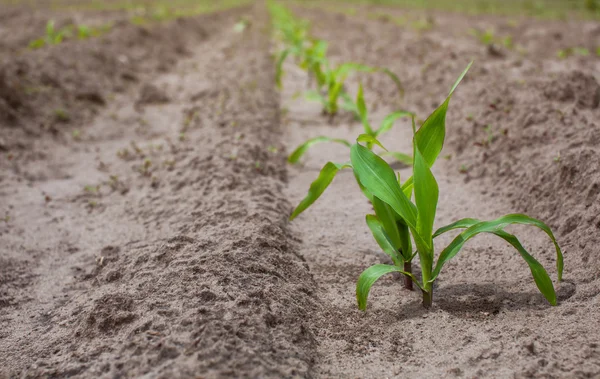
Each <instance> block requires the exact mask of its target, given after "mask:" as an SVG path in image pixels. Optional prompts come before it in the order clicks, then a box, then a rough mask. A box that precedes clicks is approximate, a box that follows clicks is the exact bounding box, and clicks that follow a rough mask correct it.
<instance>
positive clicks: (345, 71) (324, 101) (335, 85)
mask: <svg viewBox="0 0 600 379" xmlns="http://www.w3.org/2000/svg"><path fill="white" fill-rule="evenodd" d="M323 65H324V66H325V67H324V68H319V73H317V72H313V74H314V76H315V77H316V78H319V75H322V78H323V81H322V84H323V85H322V86H321V82H320V81H319V80H317V84H318V90H316V91H308V92H307V93H306V94H305V98H306V99H307V100H311V101H318V102H320V103H321V105H322V106H323V111H324V113H326V114H329V115H335V114H336V113H337V112H338V109H339V105H338V103H339V100H340V98H342V99H344V100H345V102H344V103H343V107H344V109H346V110H349V111H353V112H355V113H356V111H357V109H356V108H355V107H353V106H352V103H351V102H350V101H348V99H349V96H348V95H347V94H346V92H345V90H344V83H345V82H346V79H347V78H348V76H349V75H350V74H351V73H352V72H367V73H374V72H383V73H385V74H386V75H388V76H389V77H390V78H391V79H392V80H393V82H394V84H395V85H396V88H397V89H398V92H399V94H400V97H402V96H404V88H403V87H402V83H401V82H400V79H399V78H398V76H397V75H396V74H394V73H393V72H391V71H390V70H388V69H386V68H380V67H371V66H366V65H362V64H358V63H342V64H340V65H338V66H336V67H335V68H331V67H330V66H329V62H328V61H327V60H324V61H323Z"/></svg>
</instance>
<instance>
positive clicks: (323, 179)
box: [290, 162, 352, 221]
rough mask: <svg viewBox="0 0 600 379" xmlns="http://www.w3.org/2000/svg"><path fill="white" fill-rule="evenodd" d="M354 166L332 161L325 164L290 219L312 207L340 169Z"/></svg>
mask: <svg viewBox="0 0 600 379" xmlns="http://www.w3.org/2000/svg"><path fill="white" fill-rule="evenodd" d="M351 167H352V166H351V165H349V164H347V163H346V164H337V163H332V162H327V163H326V164H325V166H323V168H322V169H321V172H320V173H319V177H318V178H317V179H316V180H315V181H314V182H312V183H311V185H310V188H309V190H308V194H307V195H306V197H305V198H304V199H302V201H301V202H300V204H298V206H297V207H296V209H294V211H293V212H292V215H291V216H290V221H291V220H293V219H294V218H296V217H297V216H298V215H299V214H300V213H302V212H304V211H305V210H306V209H307V208H308V207H310V206H311V205H312V204H313V203H314V202H315V201H317V199H318V198H319V197H320V196H321V195H322V194H323V192H325V190H326V189H327V187H329V184H331V182H332V181H333V178H334V177H335V175H336V174H337V173H338V171H340V170H342V169H344V168H351Z"/></svg>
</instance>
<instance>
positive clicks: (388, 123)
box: [375, 111, 414, 137]
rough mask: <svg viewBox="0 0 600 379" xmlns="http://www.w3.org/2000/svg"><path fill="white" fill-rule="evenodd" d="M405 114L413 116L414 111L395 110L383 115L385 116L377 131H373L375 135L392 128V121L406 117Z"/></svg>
mask: <svg viewBox="0 0 600 379" xmlns="http://www.w3.org/2000/svg"><path fill="white" fill-rule="evenodd" d="M406 116H409V117H414V113H411V112H406V111H396V112H393V113H390V114H389V115H387V116H385V118H384V119H383V121H382V122H381V125H380V126H379V129H377V131H376V132H375V136H376V137H378V136H379V135H381V134H382V133H385V132H387V131H388V130H390V129H391V128H392V126H394V122H395V121H396V120H397V119H399V118H402V117H406Z"/></svg>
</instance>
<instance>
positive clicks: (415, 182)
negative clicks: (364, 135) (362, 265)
mask: <svg viewBox="0 0 600 379" xmlns="http://www.w3.org/2000/svg"><path fill="white" fill-rule="evenodd" d="M469 67H470V64H469ZM469 67H467V69H465V71H464V72H463V73H462V74H461V76H460V77H459V79H458V80H457V81H456V83H455V84H454V86H453V87H452V90H451V91H450V94H449V95H448V97H447V98H446V100H445V101H444V102H443V103H442V105H440V106H439V107H438V108H437V109H436V110H435V111H434V112H433V113H432V114H431V115H430V116H429V118H428V119H427V120H426V121H425V122H424V123H423V125H422V126H421V127H420V128H419V130H418V131H415V133H414V137H413V150H414V152H413V176H412V177H410V178H409V179H408V180H407V181H406V182H405V183H404V184H401V183H400V180H399V178H398V177H397V176H396V173H395V172H394V170H393V169H392V168H391V167H390V166H389V165H388V164H387V163H386V162H385V161H384V160H383V159H382V158H380V157H379V156H377V155H376V154H375V153H373V152H372V151H371V150H369V149H368V148H367V147H365V146H362V145H361V144H360V141H357V143H355V144H354V145H352V147H351V151H350V158H351V167H352V168H353V170H354V174H355V176H356V178H357V180H358V181H359V182H360V185H361V186H362V187H363V188H364V190H365V191H366V192H368V193H369V194H370V195H371V196H372V198H373V199H379V200H380V201H381V202H383V203H385V204H387V205H388V206H389V209H390V210H391V211H392V213H393V217H392V216H389V217H388V219H387V220H386V219H382V218H381V213H380V214H377V212H376V215H370V216H367V223H368V224H369V227H370V228H371V230H373V229H375V230H376V232H377V235H376V239H378V242H379V240H381V241H382V243H380V246H381V245H383V246H382V248H383V247H386V248H383V250H384V252H386V253H388V254H390V256H391V258H392V260H393V261H394V265H388V264H376V265H374V266H371V267H369V268H367V269H366V270H365V271H363V273H362V274H361V275H360V277H359V278H358V281H357V285H356V297H357V301H358V307H359V308H360V309H361V310H365V309H366V307H367V298H368V295H369V291H370V289H371V286H372V285H373V284H374V283H375V282H376V281H377V280H378V279H379V278H381V277H382V276H383V275H386V274H389V273H393V272H399V273H401V274H403V275H405V276H407V277H408V278H410V279H411V280H412V281H413V282H414V283H415V284H416V285H417V286H418V287H419V288H420V289H421V291H422V293H423V306H424V307H426V308H429V307H430V306H431V304H432V301H433V283H434V282H435V280H436V279H437V278H438V276H439V274H440V272H441V270H442V268H443V267H444V264H445V263H446V262H448V261H449V260H450V259H452V258H453V257H454V256H456V254H458V253H459V251H460V250H461V249H462V247H463V246H464V244H465V243H466V242H467V241H468V240H469V239H471V238H473V237H475V236H476V235H478V234H480V233H491V234H493V235H496V236H497V237H500V238H502V239H503V240H505V241H506V242H508V243H509V244H510V245H511V246H512V247H514V248H515V250H516V251H517V252H518V253H519V254H520V255H521V257H522V258H523V259H524V260H525V263H526V264H527V265H528V266H529V268H530V270H531V274H532V276H533V279H534V282H535V284H536V285H537V287H538V289H539V290H540V292H541V293H542V295H543V296H544V297H545V298H546V299H547V300H548V302H549V303H550V304H552V305H556V292H555V291H554V286H553V284H552V280H551V279H550V276H549V275H548V272H547V271H546V269H545V268H544V267H543V266H542V265H541V264H540V263H539V262H538V261H537V260H536V259H535V258H534V257H533V256H532V255H531V254H529V252H528V251H527V250H526V249H525V248H524V247H523V245H522V244H521V242H520V241H519V239H518V238H517V237H516V236H514V235H512V234H510V233H508V232H507V231H505V230H504V229H505V228H506V226H508V225H513V224H517V225H531V226H536V227H538V228H540V229H541V230H543V231H544V232H545V233H546V234H547V235H548V236H549V237H550V239H551V240H552V242H553V244H554V247H555V250H556V255H557V260H556V265H557V271H558V280H559V281H560V280H562V273H563V256H562V252H561V250H560V247H559V245H558V243H557V242H556V238H555V237H554V234H553V233H552V230H551V229H550V228H549V227H548V226H547V225H546V224H544V223H543V222H542V221H540V220H537V219H535V218H532V217H529V216H527V215H524V214H509V215H505V216H502V217H499V218H497V219H495V220H491V221H481V220H477V219H472V218H466V219H462V220H458V221H456V222H454V223H451V224H449V225H446V226H444V227H442V228H440V229H438V230H437V231H435V232H434V230H433V224H434V220H435V214H436V209H437V204H438V197H439V188H438V185H437V182H436V180H435V177H434V175H433V174H432V172H431V167H432V165H433V164H434V162H435V161H436V159H437V157H438V155H439V154H440V152H441V150H442V147H443V144H444V138H445V134H446V126H445V119H446V111H447V109H448V104H449V102H450V98H451V97H452V94H453V92H454V90H455V89H456V87H457V86H458V84H459V83H460V81H461V80H462V78H463V77H464V75H465V74H466V73H467V71H468V69H469ZM414 128H415V127H414V124H413V129H414ZM412 192H414V202H413V201H412V196H411V193H412ZM393 219H396V220H398V219H400V220H402V221H403V222H404V223H405V224H406V226H407V227H408V230H409V231H410V234H411V235H412V238H413V240H414V244H415V245H416V250H417V251H416V254H417V255H418V256H419V261H420V266H421V280H420V281H419V280H418V279H417V278H416V276H415V275H413V274H412V273H411V272H408V271H405V270H404V269H403V268H402V267H400V266H399V263H400V257H399V256H398V255H397V254H392V253H393V251H392V250H391V247H393V246H394V245H393V238H394V237H393V236H390V234H389V231H388V230H386V228H385V226H386V223H389V221H390V220H393ZM455 229H463V231H462V232H461V233H460V234H459V235H458V236H456V237H455V238H454V239H453V240H452V242H451V243H450V244H449V245H448V246H446V247H445V248H444V249H443V250H442V252H441V253H440V254H439V256H438V258H437V262H435V249H434V243H433V240H434V238H435V237H438V236H439V235H442V234H444V233H446V232H448V231H451V230H455ZM374 234H375V232H374ZM388 245H389V246H388ZM434 263H435V264H434Z"/></svg>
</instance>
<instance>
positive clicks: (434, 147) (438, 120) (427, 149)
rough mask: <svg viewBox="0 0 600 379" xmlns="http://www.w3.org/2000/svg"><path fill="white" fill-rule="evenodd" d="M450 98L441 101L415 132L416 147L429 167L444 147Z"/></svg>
mask: <svg viewBox="0 0 600 379" xmlns="http://www.w3.org/2000/svg"><path fill="white" fill-rule="evenodd" d="M449 102H450V98H447V99H446V101H444V102H443V103H442V105H440V106H439V107H438V108H437V109H436V110H435V111H433V113H432V114H431V115H430V116H429V117H428V118H427V120H425V122H424V123H423V125H421V127H420V128H419V130H418V131H417V133H416V134H415V137H414V138H415V143H416V145H417V147H418V149H419V150H420V151H421V153H422V154H423V158H424V159H425V162H426V163H427V165H428V166H429V167H431V166H433V164H434V163H435V160H436V159H437V157H438V155H439V154H440V152H441V151H442V147H444V139H445V137H446V111H447V110H448V104H449Z"/></svg>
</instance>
